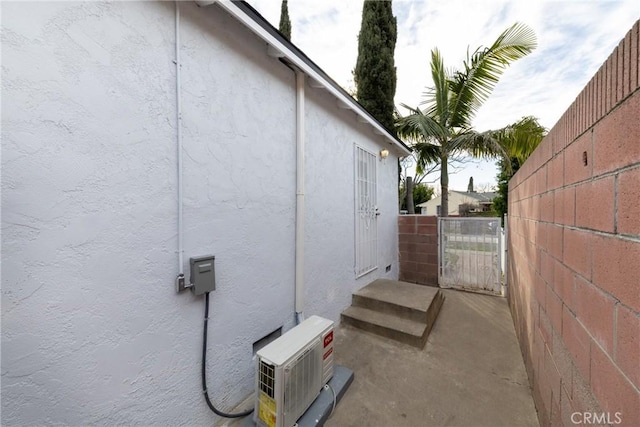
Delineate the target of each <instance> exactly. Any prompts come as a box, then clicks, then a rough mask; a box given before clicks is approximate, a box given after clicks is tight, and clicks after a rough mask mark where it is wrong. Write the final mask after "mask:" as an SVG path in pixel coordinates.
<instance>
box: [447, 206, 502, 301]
mask: <svg viewBox="0 0 640 427" xmlns="http://www.w3.org/2000/svg"><path fill="white" fill-rule="evenodd" d="M500 237H501V228H500V218H438V239H439V245H438V246H439V251H440V254H439V255H440V256H439V268H438V283H439V285H440V287H442V288H456V289H464V290H470V291H478V292H488V293H492V294H498V295H500V294H501V271H500V270H501V269H500V257H501V242H500V240H501V238H500Z"/></svg>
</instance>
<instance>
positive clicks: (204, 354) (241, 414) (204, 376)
mask: <svg viewBox="0 0 640 427" xmlns="http://www.w3.org/2000/svg"><path fill="white" fill-rule="evenodd" d="M205 295H206V296H205V300H204V301H205V305H204V334H203V340H202V341H203V344H202V392H203V393H204V398H205V400H206V401H207V406H209V409H211V410H212V411H213V413H214V414H216V415H219V416H221V417H224V418H242V417H246V416H247V415H249V414H251V413H252V412H253V409H250V410H248V411H244V412H238V413H237V414H227V413H226V412H222V411H219V410H218V409H216V407H215V406H213V403H211V399H209V393H208V392H207V366H206V365H207V329H208V328H207V323H208V322H209V292H207V293H206V294H205Z"/></svg>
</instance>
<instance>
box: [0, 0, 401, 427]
mask: <svg viewBox="0 0 640 427" xmlns="http://www.w3.org/2000/svg"><path fill="white" fill-rule="evenodd" d="M181 9H182V14H183V19H182V23H181V41H182V50H181V52H182V62H183V65H182V68H181V70H182V80H183V81H182V100H183V125H184V126H183V139H184V189H185V194H184V224H185V235H184V244H185V265H184V269H185V272H187V275H188V258H189V257H190V256H199V255H205V254H214V255H215V256H216V281H217V289H216V291H215V292H214V293H212V295H211V313H210V321H209V328H210V330H209V340H210V341H209V342H210V345H209V349H208V351H209V355H208V356H209V357H208V375H209V384H208V387H209V390H210V392H211V394H212V398H213V400H214V402H215V403H216V404H217V405H218V406H220V407H221V408H222V409H229V408H230V407H231V406H233V405H235V404H236V403H238V402H239V401H240V400H241V399H242V398H243V397H245V396H247V395H248V394H249V393H250V392H251V391H252V388H253V362H252V357H253V353H252V343H253V342H254V341H256V340H258V339H259V338H261V337H262V336H264V335H265V334H267V333H269V332H271V331H273V330H274V329H276V328H278V327H281V326H282V327H283V330H287V329H289V328H291V327H292V326H293V324H294V316H293V312H294V306H293V302H294V294H293V286H294V285H293V283H294V229H295V224H294V213H295V142H294V141H295V79H294V75H293V72H292V71H291V70H290V69H288V68H287V67H285V66H284V65H283V64H281V63H280V62H278V61H277V60H276V59H274V58H271V57H269V56H267V55H266V47H265V45H264V43H263V42H261V41H259V40H258V39H257V38H256V37H254V36H253V35H252V34H250V33H249V32H248V31H247V30H246V29H244V28H243V27H241V26H240V24H238V23H236V22H235V21H234V20H232V19H230V18H229V17H228V16H227V15H225V14H224V12H222V11H221V10H219V9H218V8H217V7H216V6H214V7H212V8H208V9H207V10H203V9H199V8H197V7H196V6H195V4H194V3H191V2H186V3H182V4H181ZM174 19H175V11H174V5H173V3H161V2H158V3H148V2H133V3H129V2H126V3H125V2H122V3H119V2H117V3H112V4H104V3H60V2H58V3H3V5H2V27H3V31H2V65H3V66H2V273H3V276H2V347H1V348H2V393H1V398H2V424H3V425H34V424H65V425H86V424H99V425H114V424H144V425H211V423H212V422H213V421H215V420H216V419H217V417H215V416H214V415H213V414H211V413H210V412H209V410H208V408H207V407H206V404H205V403H204V400H203V397H202V392H201V386H200V357H201V345H202V336H201V334H202V316H203V309H204V301H203V297H194V296H193V295H192V294H191V293H183V294H176V293H175V290H174V278H175V276H176V274H177V272H178V269H177V254H176V250H177V201H176V191H177V190H176V182H177V181H176V177H177V169H176V162H177V154H176V97H175V65H174V64H173V60H174V49H175V45H174V43H175V31H174ZM306 89H307V102H306V118H307V132H306V135H307V152H306V164H307V173H306V213H307V218H306V230H305V241H306V243H305V245H306V252H305V295H306V307H305V314H307V315H311V314H318V315H322V316H324V317H328V318H331V319H333V320H335V321H338V320H339V313H340V311H342V309H344V308H345V307H346V306H348V305H349V304H350V298H351V292H352V291H353V290H355V289H358V288H360V287H361V286H364V285H365V284H367V283H368V282H369V281H371V280H373V279H375V278H376V277H380V276H384V277H390V278H394V277H397V228H396V227H397V226H396V224H397V221H396V212H397V184H396V183H397V162H396V160H397V157H396V156H395V155H394V153H393V151H392V154H391V155H390V156H389V158H388V159H386V160H384V161H380V162H378V205H379V208H380V211H381V215H380V217H378V225H379V246H378V247H379V268H378V270H375V271H374V272H372V273H370V274H368V275H365V276H363V277H361V278H360V279H358V280H356V279H355V274H354V200H353V199H354V187H353V180H354V172H353V165H354V159H353V155H354V154H353V153H354V145H355V144H359V145H360V146H363V147H365V148H367V149H369V150H371V151H373V152H378V151H379V150H380V149H381V148H383V147H384V146H383V145H378V144H382V142H381V141H382V139H381V137H379V136H378V135H375V134H374V133H373V132H372V131H371V130H370V129H371V128H369V127H366V126H364V125H362V124H360V123H358V122H357V121H356V117H355V114H354V113H353V112H349V111H345V110H340V109H338V107H337V103H336V101H335V99H334V98H332V97H331V96H330V95H329V94H328V93H326V92H324V91H322V90H320V89H313V88H311V87H309V86H307V88H306ZM387 147H388V146H387ZM389 264H390V265H391V266H392V269H391V271H390V272H388V273H387V272H385V266H386V265H389Z"/></svg>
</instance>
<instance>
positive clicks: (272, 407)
mask: <svg viewBox="0 0 640 427" xmlns="http://www.w3.org/2000/svg"><path fill="white" fill-rule="evenodd" d="M258 417H260V419H261V420H262V421H263V422H264V423H265V424H266V425H267V426H268V427H275V426H276V401H275V400H273V399H272V398H270V397H269V396H267V395H266V394H264V393H263V392H260V406H259V408H258Z"/></svg>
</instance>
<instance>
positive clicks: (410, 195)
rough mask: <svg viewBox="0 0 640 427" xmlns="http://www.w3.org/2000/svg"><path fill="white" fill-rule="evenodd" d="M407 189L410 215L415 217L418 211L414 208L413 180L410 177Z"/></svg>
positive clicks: (407, 181)
mask: <svg viewBox="0 0 640 427" xmlns="http://www.w3.org/2000/svg"><path fill="white" fill-rule="evenodd" d="M405 187H406V189H407V190H406V191H407V211H408V213H409V214H411V215H413V214H414V213H416V210H415V208H414V206H413V178H412V177H410V176H408V177H407V180H406V181H405Z"/></svg>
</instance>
